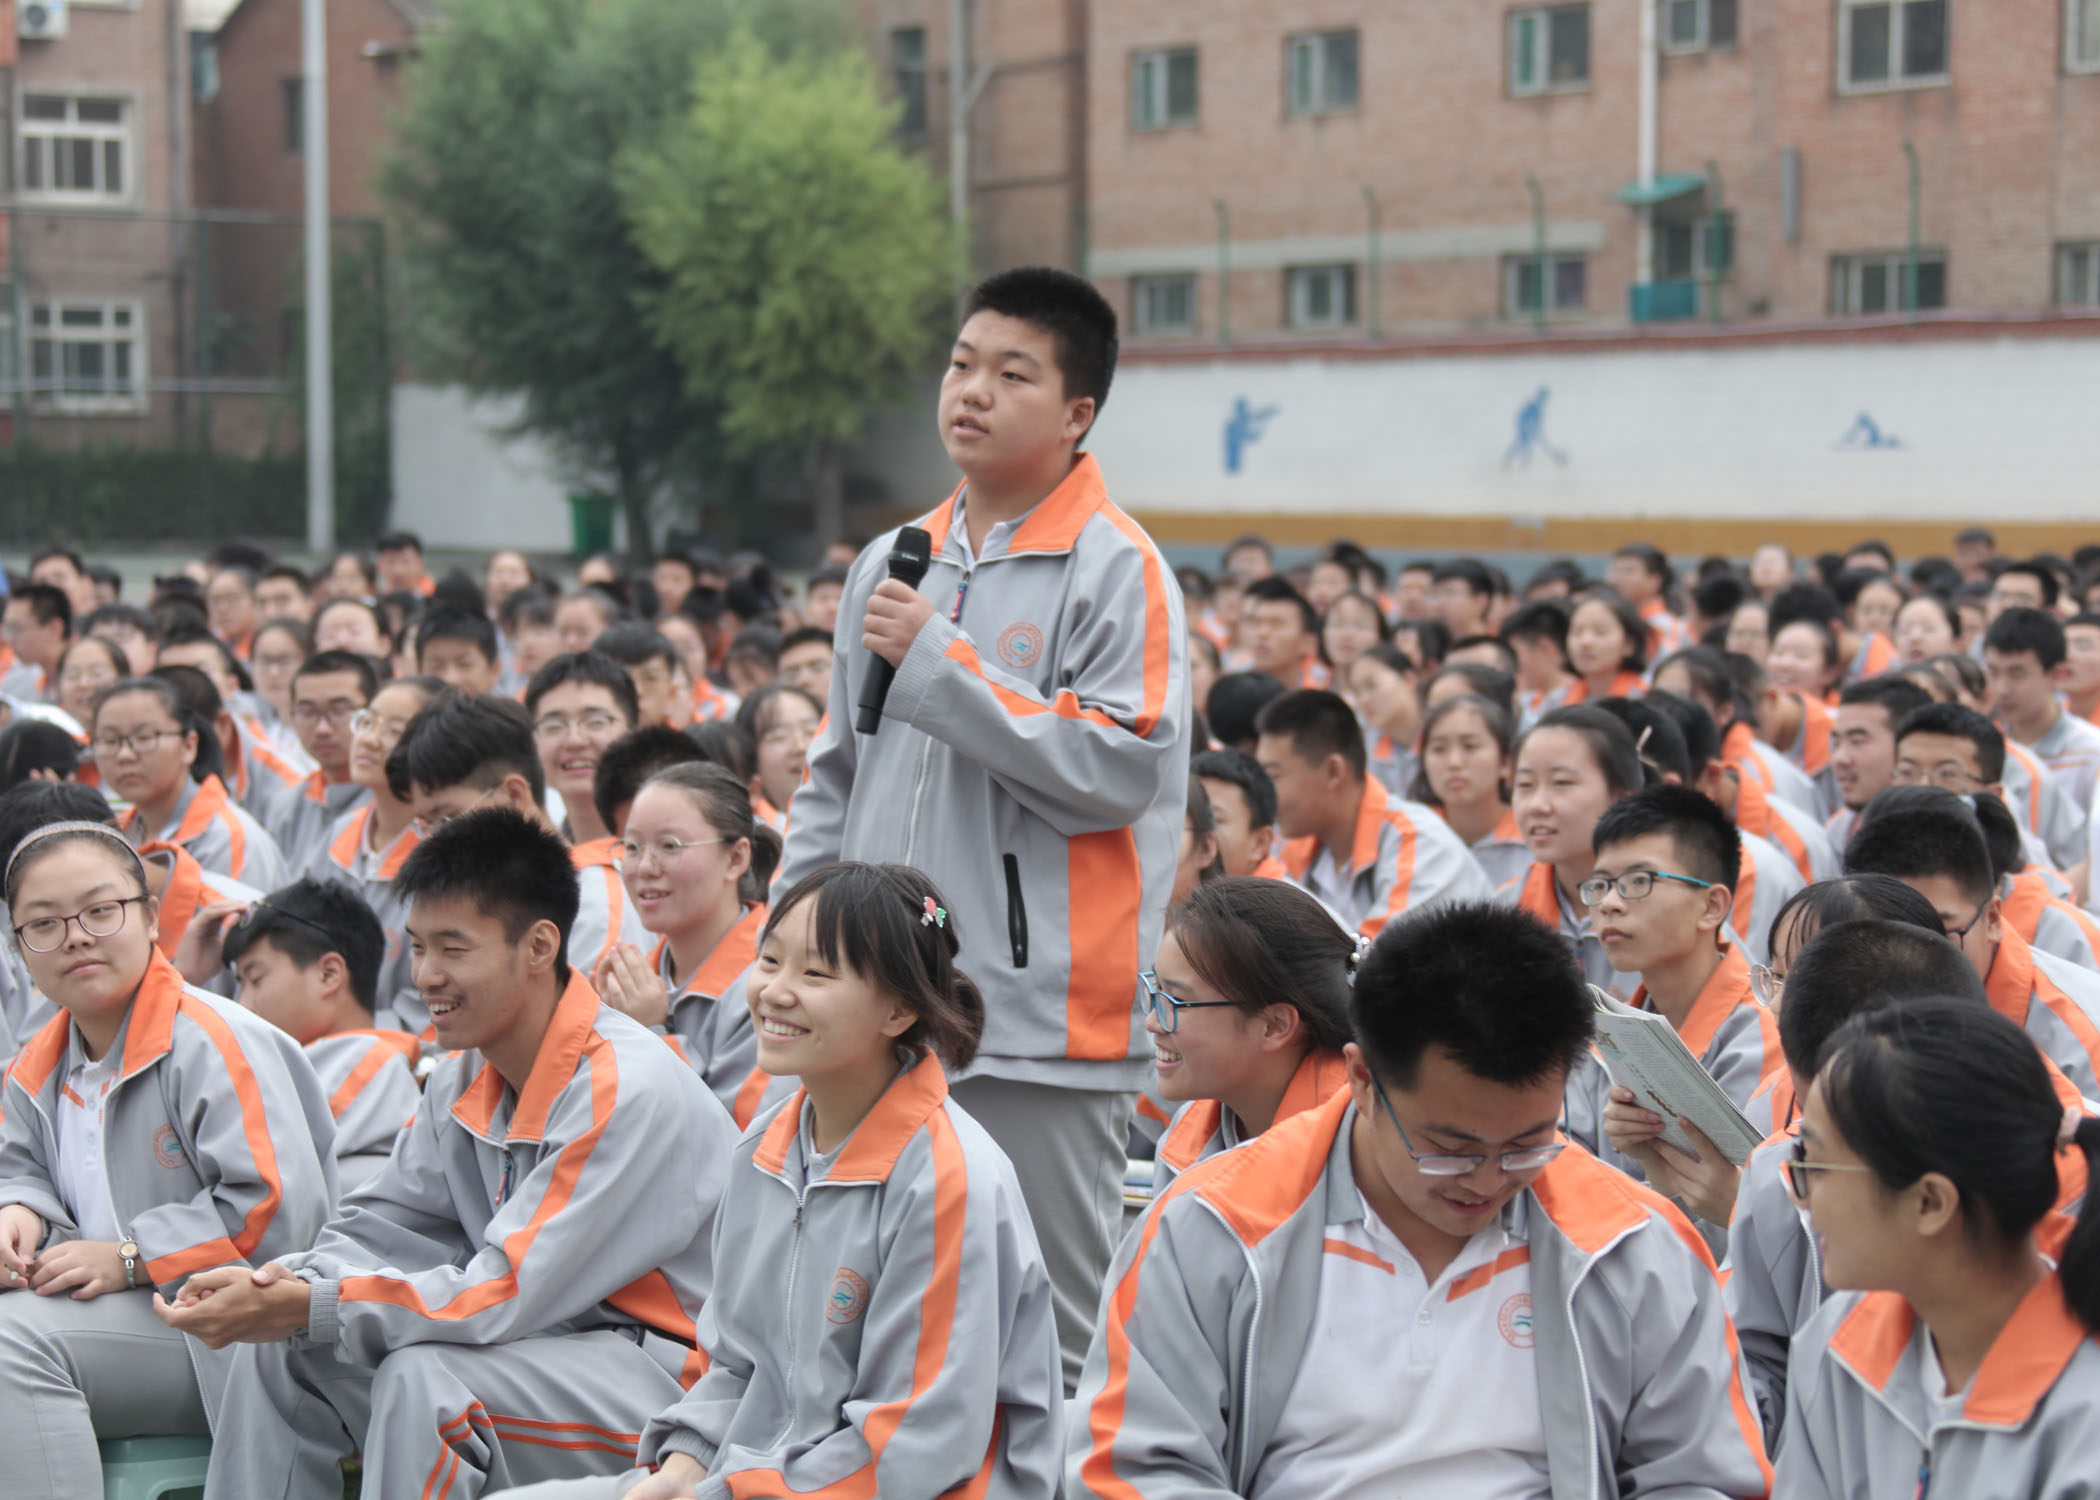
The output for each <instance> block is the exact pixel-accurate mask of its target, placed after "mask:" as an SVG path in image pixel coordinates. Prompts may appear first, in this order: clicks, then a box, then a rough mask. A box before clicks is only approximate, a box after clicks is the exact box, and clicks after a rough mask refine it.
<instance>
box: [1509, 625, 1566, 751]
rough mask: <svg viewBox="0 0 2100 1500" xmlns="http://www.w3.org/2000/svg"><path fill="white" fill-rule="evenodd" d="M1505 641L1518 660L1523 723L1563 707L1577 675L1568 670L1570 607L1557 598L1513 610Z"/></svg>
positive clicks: (1518, 693)
mask: <svg viewBox="0 0 2100 1500" xmlns="http://www.w3.org/2000/svg"><path fill="white" fill-rule="evenodd" d="M1500 634H1501V637H1502V639H1503V640H1505V641H1507V642H1509V649H1510V650H1511V651H1512V652H1513V653H1515V655H1516V658H1517V673H1516V676H1517V701H1518V706H1519V708H1520V710H1521V713H1522V718H1523V722H1524V723H1526V724H1529V723H1530V722H1531V721H1532V720H1533V719H1536V718H1537V717H1538V716H1539V715H1540V714H1542V713H1544V712H1546V711H1547V710H1548V709H1551V708H1558V707H1560V704H1561V700H1562V699H1563V698H1565V697H1567V694H1568V689H1569V688H1571V687H1573V686H1574V685H1575V674H1574V673H1573V672H1571V671H1569V670H1568V608H1567V606H1566V605H1565V604H1564V603H1562V602H1560V601H1559V600H1556V599H1534V600H1532V601H1531V602H1530V603H1528V604H1520V605H1518V606H1517V607H1516V608H1515V609H1513V610H1511V611H1510V615H1509V618H1508V619H1506V620H1504V621H1503V622H1502V629H1501V631H1500Z"/></svg>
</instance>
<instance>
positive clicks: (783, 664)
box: [773, 625, 837, 703]
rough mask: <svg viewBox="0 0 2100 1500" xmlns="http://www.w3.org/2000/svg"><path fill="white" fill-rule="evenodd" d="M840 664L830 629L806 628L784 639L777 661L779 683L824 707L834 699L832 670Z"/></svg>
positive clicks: (775, 660)
mask: <svg viewBox="0 0 2100 1500" xmlns="http://www.w3.org/2000/svg"><path fill="white" fill-rule="evenodd" d="M836 660H837V654H836V653H835V652H834V651H833V650H832V647H831V631H830V629H829V628H823V629H820V628H818V627H817V626H815V625H805V626H803V627H802V628H801V629H800V630H791V631H789V632H788V633H787V634H786V635H784V636H782V637H781V639H780V654H779V655H778V656H776V657H775V658H774V661H773V665H774V673H775V680H776V681H778V682H780V683H782V684H783V685H785V686H787V687H791V688H800V689H802V691H803V692H805V693H808V694H809V695H810V696H811V697H812V698H815V699H816V700H817V701H818V702H819V703H822V702H824V701H825V700H826V699H827V698H829V697H830V696H831V668H832V663H833V662H834V661H836Z"/></svg>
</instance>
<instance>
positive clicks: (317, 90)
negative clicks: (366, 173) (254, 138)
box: [299, 0, 335, 558]
mask: <svg viewBox="0 0 2100 1500" xmlns="http://www.w3.org/2000/svg"><path fill="white" fill-rule="evenodd" d="M299 16H300V23H301V26H302V28H303V35H302V36H301V39H300V41H301V46H300V54H301V59H302V66H301V69H300V78H301V84H300V93H301V94H302V95H303V96H304V97H303V99H302V101H301V102H302V103H303V105H304V107H305V108H304V119H303V121H302V128H303V130H304V132H305V134H304V137H303V139H302V140H301V142H300V144H301V145H302V146H303V147H304V148H305V150H304V151H303V153H302V156H303V158H304V165H305V168H306V547H307V550H308V551H309V552H311V553H313V554H314V555H315V556H316V557H319V558H326V557H327V555H328V554H329V553H331V552H333V551H334V550H335V383H334V376H335V309H334V305H333V300H332V296H331V292H332V288H333V282H334V278H333V276H332V275H331V274H330V269H329V268H330V257H329V243H328V0H300V7H299Z"/></svg>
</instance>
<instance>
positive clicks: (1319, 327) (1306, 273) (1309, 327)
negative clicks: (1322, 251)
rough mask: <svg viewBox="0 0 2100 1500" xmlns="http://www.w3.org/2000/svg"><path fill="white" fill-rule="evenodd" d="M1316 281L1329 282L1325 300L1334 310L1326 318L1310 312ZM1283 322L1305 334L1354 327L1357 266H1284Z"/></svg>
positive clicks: (1339, 263) (1347, 263) (1340, 263)
mask: <svg viewBox="0 0 2100 1500" xmlns="http://www.w3.org/2000/svg"><path fill="white" fill-rule="evenodd" d="M1315 281H1325V282H1327V283H1328V290H1327V298H1328V302H1329V304H1330V305H1331V306H1333V307H1334V309H1335V311H1334V312H1333V313H1332V314H1330V315H1329V316H1326V317H1320V316H1317V315H1315V314H1314V312H1313V310H1312V298H1313V292H1312V288H1313V285H1314V283H1315ZM1283 291H1284V322H1285V323H1286V324H1287V325H1288V326H1289V327H1291V328H1294V329H1301V330H1305V331H1307V332H1325V331H1329V330H1332V329H1337V328H1353V327H1354V326H1355V325H1356V263H1355V262H1354V261H1331V262H1327V263H1325V264H1322V265H1314V266H1287V267H1285V269H1284V273H1283Z"/></svg>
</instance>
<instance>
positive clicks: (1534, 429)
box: [1502, 385, 1568, 469]
mask: <svg viewBox="0 0 2100 1500" xmlns="http://www.w3.org/2000/svg"><path fill="white" fill-rule="evenodd" d="M1552 394H1553V388H1552V387H1551V386H1545V385H1542V386H1540V387H1539V388H1538V390H1537V392H1535V393H1534V394H1533V396H1532V398H1531V399H1530V400H1529V401H1527V402H1525V403H1524V404H1523V405H1522V406H1520V407H1518V408H1517V435H1516V437H1515V438H1514V439H1512V440H1511V442H1510V445H1509V451H1508V452H1507V453H1505V454H1503V455H1502V467H1503V468H1505V469H1506V468H1508V467H1510V465H1512V464H1521V465H1522V466H1523V467H1525V468H1527V469H1528V468H1530V467H1531V455H1532V454H1533V453H1543V454H1545V455H1546V457H1548V458H1550V459H1552V460H1553V462H1554V463H1556V464H1565V463H1566V462H1567V461H1568V455H1567V454H1565V453H1563V452H1561V451H1560V450H1559V449H1558V448H1556V447H1554V446H1553V445H1552V444H1551V443H1549V442H1547V441H1546V399H1547V398H1548V397H1549V396H1551V395H1552Z"/></svg>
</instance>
